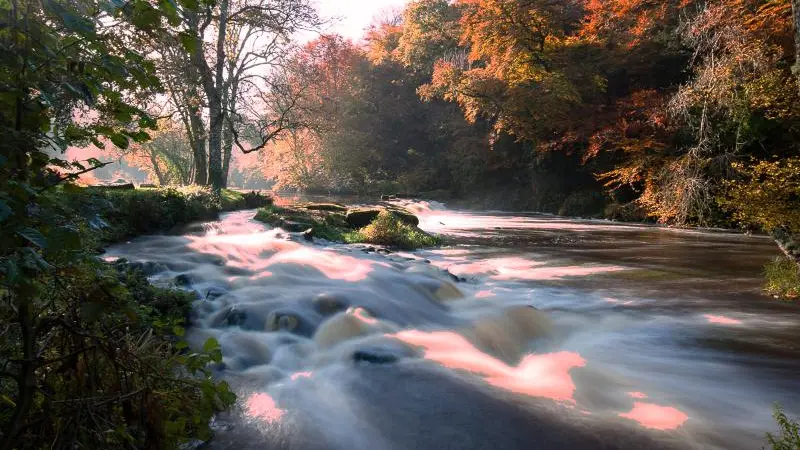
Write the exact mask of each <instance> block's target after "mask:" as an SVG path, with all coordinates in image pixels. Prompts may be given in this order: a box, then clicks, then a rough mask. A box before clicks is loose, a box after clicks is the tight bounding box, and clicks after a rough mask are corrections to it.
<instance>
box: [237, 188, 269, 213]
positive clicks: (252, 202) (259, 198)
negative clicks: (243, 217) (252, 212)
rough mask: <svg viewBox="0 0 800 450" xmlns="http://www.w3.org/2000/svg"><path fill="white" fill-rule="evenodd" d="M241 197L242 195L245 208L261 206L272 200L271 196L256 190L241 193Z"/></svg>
mask: <svg viewBox="0 0 800 450" xmlns="http://www.w3.org/2000/svg"><path fill="white" fill-rule="evenodd" d="M242 197H244V204H245V207H246V208H247V209H254V208H263V207H264V206H268V205H271V204H272V202H273V200H272V197H270V196H268V195H263V194H261V193H260V192H256V191H251V192H246V193H244V194H242Z"/></svg>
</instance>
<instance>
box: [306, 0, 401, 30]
mask: <svg viewBox="0 0 800 450" xmlns="http://www.w3.org/2000/svg"><path fill="white" fill-rule="evenodd" d="M405 3H406V0H317V6H318V8H319V12H320V14H321V15H322V16H324V17H338V18H339V19H340V20H337V21H335V22H334V23H332V24H331V25H330V29H329V30H328V31H329V32H335V33H338V34H341V35H342V36H345V37H348V38H351V39H354V40H357V39H358V38H360V37H361V36H362V34H363V32H364V29H365V28H367V27H368V26H369V25H370V24H371V23H372V18H373V17H375V16H378V15H380V14H381V12H382V11H385V10H388V9H392V8H401V7H402V6H403V5H404V4H405Z"/></svg>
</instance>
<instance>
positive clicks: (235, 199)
mask: <svg viewBox="0 0 800 450" xmlns="http://www.w3.org/2000/svg"><path fill="white" fill-rule="evenodd" d="M50 195H51V196H53V197H54V198H55V200H57V201H59V202H60V203H62V204H63V205H64V206H65V207H67V208H69V209H70V210H71V213H73V214H75V215H77V216H80V217H83V218H85V219H86V224H87V225H89V227H90V228H92V229H93V230H92V231H94V233H93V237H94V238H95V240H96V241H97V244H98V245H99V246H102V245H106V244H110V243H114V242H119V241H122V240H124V239H127V238H130V237H133V236H138V235H142V234H148V233H155V232H160V231H166V230H169V229H171V228H173V227H175V226H177V225H184V224H187V223H190V222H194V221H199V220H213V219H216V218H217V217H218V216H219V213H220V212H222V211H233V210H237V209H246V208H257V207H260V206H264V205H266V204H269V203H271V199H270V198H269V197H265V196H262V195H260V194H258V193H245V194H243V193H239V192H236V191H231V190H228V189H223V190H222V191H221V192H220V194H219V195H215V194H214V192H213V191H212V190H211V189H208V188H204V187H197V186H189V187H181V188H174V187H161V188H145V189H129V190H117V189H107V188H102V187H88V188H82V187H78V186H64V187H63V188H60V189H58V190H56V191H54V192H53V193H52V194H50Z"/></svg>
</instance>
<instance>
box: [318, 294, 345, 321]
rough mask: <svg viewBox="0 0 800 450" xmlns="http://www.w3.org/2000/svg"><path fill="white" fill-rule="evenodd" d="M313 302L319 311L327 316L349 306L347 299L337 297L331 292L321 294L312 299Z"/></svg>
mask: <svg viewBox="0 0 800 450" xmlns="http://www.w3.org/2000/svg"><path fill="white" fill-rule="evenodd" d="M312 304H313V305H314V309H315V310H316V311H317V312H318V313H320V314H322V315H326V316H328V315H332V314H336V313H337V312H340V311H344V310H345V309H347V307H348V304H347V302H346V301H344V300H342V299H340V298H336V297H335V296H333V295H331V294H319V295H318V296H317V297H316V298H314V300H312Z"/></svg>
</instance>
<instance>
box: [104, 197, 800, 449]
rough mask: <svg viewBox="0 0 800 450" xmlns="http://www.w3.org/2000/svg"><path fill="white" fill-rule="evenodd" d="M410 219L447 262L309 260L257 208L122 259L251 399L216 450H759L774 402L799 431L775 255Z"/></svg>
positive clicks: (715, 245) (423, 213)
mask: <svg viewBox="0 0 800 450" xmlns="http://www.w3.org/2000/svg"><path fill="white" fill-rule="evenodd" d="M405 206H407V207H409V208H410V209H412V210H414V211H415V212H416V213H417V214H419V215H420V218H421V226H422V227H423V228H426V229H428V230H431V231H435V232H439V233H442V234H443V235H444V236H445V238H446V242H447V244H448V245H447V246H446V247H445V248H442V249H435V250H428V251H419V252H414V253H395V254H391V255H379V254H376V253H375V252H370V251H368V250H366V249H364V248H362V247H359V246H342V245H331V244H329V243H325V242H315V243H307V242H305V241H303V240H302V238H298V236H294V235H292V234H290V233H286V232H284V231H283V230H279V229H271V228H269V227H265V226H264V225H262V224H259V223H257V222H254V221H253V220H252V216H253V212H252V211H251V212H238V213H232V214H229V215H226V216H225V217H224V218H223V219H222V220H220V221H216V222H211V223H207V224H203V225H202V227H197V226H193V227H189V228H188V229H187V233H186V234H185V235H183V236H149V237H144V238H140V239H136V240H134V241H133V242H130V243H127V244H123V245H120V246H117V247H115V248H112V249H110V251H109V254H108V255H107V257H109V258H113V257H126V258H128V259H131V260H135V261H149V262H152V263H153V264H154V266H153V267H157V268H158V270H154V274H153V277H152V279H153V280H154V282H156V283H171V282H172V281H173V280H174V279H176V277H178V279H180V280H181V284H182V285H186V284H188V285H189V287H190V288H191V289H193V290H195V291H196V292H198V294H199V297H200V298H201V299H202V300H199V301H198V302H197V303H196V305H195V308H194V311H193V313H192V321H193V326H192V329H191V331H190V333H189V339H190V341H191V343H192V344H193V345H200V344H201V343H202V342H203V341H204V340H205V339H207V338H209V337H215V338H217V340H218V341H219V342H220V344H221V346H222V349H223V354H224V359H223V364H222V365H220V366H219V367H217V368H216V370H217V372H218V376H220V377H225V378H226V379H228V380H229V381H230V383H231V384H232V385H233V386H234V387H235V389H237V391H238V392H239V393H240V398H241V403H240V408H239V409H238V410H237V411H234V412H233V413H232V414H228V415H226V416H225V417H221V418H220V420H221V421H228V422H231V423H232V425H234V427H233V428H232V430H233V431H221V432H220V433H218V436H217V437H216V438H215V441H214V442H213V443H212V447H213V448H220V449H222V448H239V449H250V448H252V449H262V448H269V449H273V448H275V449H304V450H305V449H365V450H367V449H369V450H373V449H387V450H389V449H408V448H459V449H460V448H486V449H494V448H504V449H520V450H522V449H525V450H527V449H531V448H569V449H573V448H575V449H595V448H619V449H624V448H648V449H650V448H677V449H684V448H716V449H740V448H741V449H752V448H760V447H761V446H762V443H763V442H762V436H763V434H764V432H766V431H771V430H772V428H773V424H772V419H771V415H770V413H771V410H770V408H771V405H772V403H773V402H775V401H780V402H781V403H782V404H783V405H784V406H785V408H786V409H787V411H788V412H789V413H790V414H797V413H800V389H798V388H800V382H798V381H797V379H796V373H798V372H800V364H799V363H798V361H800V346H798V344H797V338H796V337H797V329H798V327H800V309H799V308H798V306H797V305H790V304H783V303H778V302H774V301H771V300H770V299H767V298H765V297H763V296H762V295H761V294H760V290H759V286H760V283H761V280H760V274H761V266H762V265H763V264H764V263H765V262H766V261H768V260H769V259H771V258H772V257H774V255H775V253H776V251H775V249H774V247H773V245H772V244H771V242H770V241H769V240H768V239H765V238H758V237H746V236H740V235H734V234H729V233H704V232H693V231H674V230H665V229H660V228H656V227H647V226H636V225H618V224H613V223H609V222H598V221H575V220H565V219H561V218H556V217H550V216H542V215H510V214H501V213H467V212H453V211H448V210H446V209H444V208H443V207H442V206H441V205H438V204H436V203H426V202H405ZM455 280H459V281H455ZM532 307H535V308H536V309H533V308H532ZM532 443H536V444H532ZM532 445H533V446H532Z"/></svg>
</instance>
